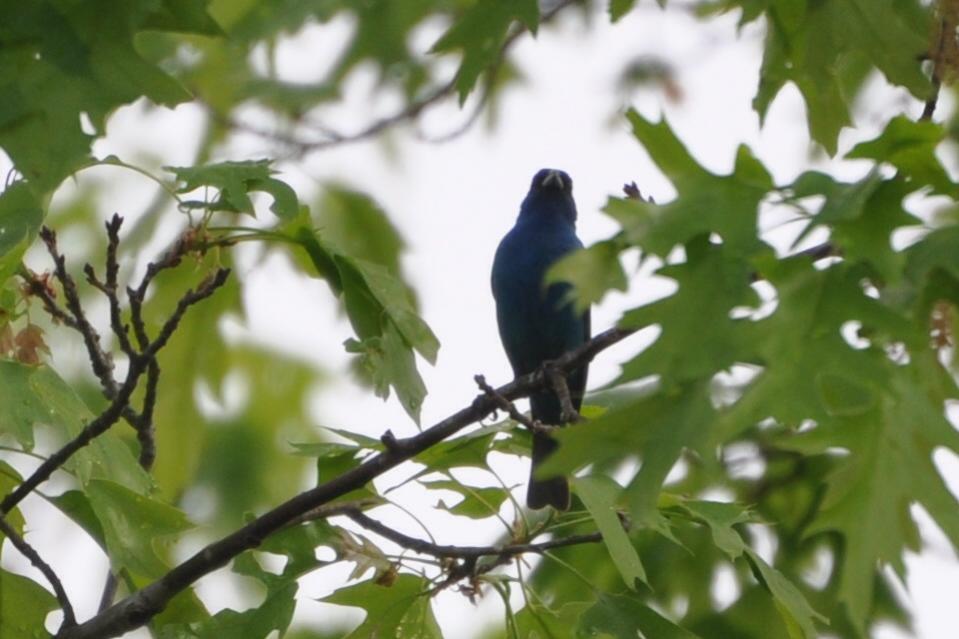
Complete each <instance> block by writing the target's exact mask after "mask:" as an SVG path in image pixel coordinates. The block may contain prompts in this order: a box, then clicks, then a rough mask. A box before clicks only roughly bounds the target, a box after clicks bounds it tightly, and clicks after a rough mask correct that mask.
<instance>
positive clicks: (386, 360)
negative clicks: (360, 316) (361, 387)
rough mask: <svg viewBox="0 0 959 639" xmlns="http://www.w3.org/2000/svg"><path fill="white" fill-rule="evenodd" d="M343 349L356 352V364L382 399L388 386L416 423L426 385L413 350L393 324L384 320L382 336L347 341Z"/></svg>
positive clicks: (387, 394) (387, 390)
mask: <svg viewBox="0 0 959 639" xmlns="http://www.w3.org/2000/svg"><path fill="white" fill-rule="evenodd" d="M346 350H347V351H348V352H350V353H355V354H357V355H360V365H361V366H362V367H363V370H364V372H366V374H367V375H369V377H370V379H371V380H372V383H373V388H374V390H375V392H376V394H377V395H378V396H379V397H382V398H384V399H386V398H387V397H389V389H390V387H392V388H393V390H395V391H396V397H397V399H399V400H400V404H401V405H402V406H403V409H404V410H406V413H407V414H408V415H409V416H410V417H411V418H412V419H413V421H415V422H416V423H419V421H420V408H421V407H422V405H423V398H424V397H426V385H425V384H423V378H421V377H420V374H419V371H417V370H416V361H415V358H414V357H413V352H412V351H410V350H409V348H407V346H406V344H405V343H404V342H403V339H402V338H401V337H400V334H399V332H398V331H397V330H396V328H395V327H394V325H393V324H392V323H387V324H386V325H385V326H384V327H383V333H382V337H369V338H367V339H364V340H363V341H362V342H357V341H356V340H348V341H347V343H346Z"/></svg>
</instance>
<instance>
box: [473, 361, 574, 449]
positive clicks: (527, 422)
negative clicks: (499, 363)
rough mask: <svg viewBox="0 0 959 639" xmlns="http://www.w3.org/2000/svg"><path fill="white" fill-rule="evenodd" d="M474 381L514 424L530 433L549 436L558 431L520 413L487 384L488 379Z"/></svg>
mask: <svg viewBox="0 0 959 639" xmlns="http://www.w3.org/2000/svg"><path fill="white" fill-rule="evenodd" d="M473 381H475V382H476V385H477V386H479V387H480V390H482V391H483V392H484V393H486V394H487V396H489V397H492V398H493V399H495V400H496V403H497V404H498V405H499V407H500V408H501V409H502V410H504V411H506V413H507V414H508V415H509V417H510V419H512V420H513V421H514V422H516V423H518V424H522V425H523V426H525V427H526V428H528V429H529V430H530V432H533V433H543V434H545V435H548V434H550V433H552V432H553V431H554V430H556V426H551V425H549V424H543V423H542V422H540V421H539V420H538V419H531V418H529V417H527V416H526V415H524V414H523V413H521V412H519V411H518V410H517V409H516V406H514V405H513V402H511V401H509V400H508V399H506V398H505V397H503V396H502V395H500V394H499V393H497V392H496V389H495V388H493V387H492V386H490V385H489V384H488V383H486V378H485V377H484V376H482V375H476V376H474V377H473Z"/></svg>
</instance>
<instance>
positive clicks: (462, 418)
mask: <svg viewBox="0 0 959 639" xmlns="http://www.w3.org/2000/svg"><path fill="white" fill-rule="evenodd" d="M634 332H636V329H624V328H613V329H610V330H607V331H605V332H603V333H600V334H599V335H597V336H596V337H594V338H593V339H591V340H590V341H588V342H586V343H585V344H583V345H582V346H580V347H579V348H577V349H575V350H573V351H571V352H569V353H567V354H565V355H563V356H562V357H560V358H558V359H556V360H554V361H553V365H554V366H555V367H556V368H557V369H558V370H560V371H564V372H565V371H570V370H575V369H577V368H580V367H582V366H583V365H585V364H586V363H588V362H589V361H590V360H592V359H593V357H595V356H596V354H597V353H599V352H601V351H602V350H604V349H606V348H609V347H610V346H612V345H613V344H616V343H617V342H619V341H621V340H623V339H625V338H626V337H628V336H629V335H632V334H633V333H634ZM158 339H159V338H158ZM547 383H548V380H547V378H546V374H545V372H544V371H543V370H542V369H540V370H537V371H536V372H533V373H530V374H529V375H524V376H522V377H519V378H517V379H515V380H513V381H512V382H510V383H509V384H506V385H505V386H501V387H499V388H498V389H496V393H497V394H498V395H500V396H502V397H504V398H506V399H507V400H508V401H511V400H514V399H518V398H520V397H526V396H528V395H529V394H530V392H532V391H533V390H535V389H538V388H543V387H545V386H546V384H547ZM497 408H500V404H499V402H498V400H497V399H496V397H495V396H492V395H489V394H486V393H483V394H482V395H479V396H478V397H476V398H475V399H474V400H473V402H472V403H471V404H470V405H469V406H467V407H466V408H463V409H461V410H460V411H458V412H456V413H454V414H453V415H450V416H449V417H447V418H446V419H444V420H442V421H440V422H439V423H437V424H435V425H433V426H431V427H430V428H427V429H426V430H424V431H422V432H421V433H419V434H417V435H414V436H412V437H408V438H404V439H395V438H394V441H393V445H391V446H390V447H388V448H387V449H386V450H385V451H383V452H381V453H379V454H376V455H373V456H372V457H370V458H368V459H367V460H366V461H364V462H363V463H361V464H360V465H359V466H357V467H356V468H353V469H351V470H349V471H347V472H345V473H343V474H342V475H339V476H337V477H334V478H333V479H331V480H330V481H328V482H325V483H323V484H320V485H319V486H316V487H314V488H311V489H310V490H307V491H305V492H302V493H300V494H298V495H296V496H295V497H293V498H291V499H289V500H287V501H285V502H283V503H282V504H280V505H278V506H276V507H275V508H273V509H272V510H270V511H269V512H267V513H265V514H263V515H261V516H260V517H257V518H256V519H254V520H253V521H251V522H250V523H248V524H247V525H245V526H243V527H242V528H240V529H238V530H236V531H234V532H232V533H230V534H229V535H227V536H225V537H223V538H222V539H220V540H218V541H215V542H213V543H211V544H209V545H207V546H206V547H204V548H203V549H201V550H200V551H199V552H197V553H196V554H194V555H193V556H191V557H190V558H188V559H187V560H185V561H184V562H182V563H181V564H179V565H178V566H176V567H175V568H173V569H172V570H170V571H169V572H168V573H167V574H166V575H164V576H163V577H161V578H160V579H158V580H156V581H154V582H153V583H151V584H149V585H147V586H146V587H144V588H143V589H141V590H139V591H138V592H135V593H133V594H131V595H129V596H128V597H126V598H125V599H123V600H121V601H119V602H117V603H116V604H114V605H113V606H111V607H110V608H108V609H107V610H105V611H104V612H102V613H100V614H98V615H96V616H94V617H93V618H92V619H90V620H88V621H86V622H85V623H83V624H81V625H79V626H76V627H75V628H72V629H68V630H65V631H63V632H61V633H60V634H58V635H57V636H58V638H59V639H92V638H94V637H95V638H97V639H100V638H103V637H115V636H118V635H120V634H122V633H124V632H126V631H128V630H132V629H134V628H137V627H139V626H140V625H142V624H144V623H146V622H147V621H148V620H149V619H151V618H152V617H153V616H154V615H156V614H157V613H159V612H160V611H161V610H163V609H164V608H165V607H166V605H167V604H168V603H169V601H170V599H172V598H173V597H174V596H175V595H177V594H178V593H179V592H181V591H183V590H185V589H186V588H188V587H189V586H190V585H191V584H192V583H194V582H195V581H196V580H198V579H199V578H200V577H202V576H204V575H206V574H208V573H210V572H213V571H214V570H216V569H217V568H219V567H221V566H224V565H226V564H227V563H228V562H229V561H230V560H231V559H233V558H234V557H236V556H237V555H239V554H240V553H242V552H244V551H246V550H249V549H251V548H256V547H257V546H259V545H260V544H261V543H262V542H263V540H264V539H265V538H266V537H268V536H269V535H271V534H273V533H275V532H276V531H278V530H280V529H282V528H285V527H286V526H288V525H289V524H290V523H291V522H293V521H296V520H297V519H298V518H301V517H302V516H303V515H304V513H308V512H310V511H312V510H314V509H316V508H319V507H320V506H323V505H324V504H328V503H329V502H331V501H333V500H334V499H336V498H338V497H341V496H342V495H345V494H347V493H349V492H351V491H353V490H356V489H358V488H362V487H363V486H365V485H366V484H367V483H368V482H370V481H371V480H373V479H374V478H375V477H378V476H379V475H382V474H383V473H385V472H386V471H388V470H390V469H391V468H394V467H396V466H398V465H399V464H401V463H402V462H404V461H406V460H408V459H411V458H412V457H414V456H415V455H417V454H419V453H421V452H423V451H424V450H426V449H428V448H430V447H431V446H434V445H436V444H438V443H439V442H441V441H443V440H444V439H446V438H448V437H450V436H452V435H454V434H455V433H457V432H459V431H460V430H462V429H464V428H466V427H467V426H469V425H470V424H474V423H476V422H479V421H481V420H482V419H484V418H485V417H486V416H487V415H489V414H490V413H492V412H494V411H495V410H496V409H497Z"/></svg>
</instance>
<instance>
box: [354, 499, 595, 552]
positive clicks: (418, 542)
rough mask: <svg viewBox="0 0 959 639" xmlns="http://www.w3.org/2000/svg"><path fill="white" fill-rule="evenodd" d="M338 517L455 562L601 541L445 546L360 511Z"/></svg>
mask: <svg viewBox="0 0 959 639" xmlns="http://www.w3.org/2000/svg"><path fill="white" fill-rule="evenodd" d="M342 514H344V515H346V516H347V517H349V518H350V519H352V520H353V521H355V522H356V523H358V524H359V525H361V526H363V527H364V528H366V529H367V530H370V531H372V532H375V533H376V534H378V535H380V536H381V537H384V538H386V539H389V540H390V541H392V542H393V543H395V544H397V545H399V546H402V547H403V548H407V549H409V550H413V551H416V552H418V553H420V554H423V555H433V556H434V557H449V558H455V559H467V558H479V557H489V556H495V557H513V556H515V555H522V554H525V553H528V552H532V553H544V552H546V551H547V550H553V549H554V548H564V547H566V546H575V545H578V544H593V543H596V542H598V541H602V539H603V536H602V535H601V534H600V533H598V532H596V533H589V534H586V535H570V536H569V537H560V538H558V539H551V540H549V541H541V542H539V543H522V544H507V545H505V546H447V545H443V544H434V543H432V542H429V541H426V540H425V539H417V538H416V537H410V536H409V535H406V534H403V533H401V532H399V531H397V530H393V529H392V528H390V527H389V526H387V525H385V524H383V523H381V522H379V521H376V520H375V519H373V518H372V517H369V516H367V515H366V514H365V513H363V512H362V511H360V510H356V509H353V510H348V511H346V512H344V513H342Z"/></svg>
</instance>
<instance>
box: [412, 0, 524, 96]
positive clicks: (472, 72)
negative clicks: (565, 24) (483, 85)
mask: <svg viewBox="0 0 959 639" xmlns="http://www.w3.org/2000/svg"><path fill="white" fill-rule="evenodd" d="M516 20H518V21H520V22H522V23H523V24H524V25H525V26H526V27H527V28H528V29H529V30H530V31H532V32H533V33H535V32H536V27H537V26H538V25H539V4H538V3H537V2H536V0H514V1H510V2H501V1H500V0H477V2H476V3H474V4H473V5H472V6H471V7H470V8H469V9H467V10H466V11H465V12H464V13H463V15H462V16H461V17H460V18H459V20H457V21H456V22H455V23H454V24H453V26H452V27H450V28H449V30H448V31H447V32H446V33H444V34H443V35H442V37H440V39H439V40H438V41H437V42H436V44H434V45H433V48H432V50H431V52H432V53H444V52H447V51H460V50H461V51H462V52H463V60H462V62H461V63H460V68H459V70H458V71H457V72H456V78H455V83H456V90H457V91H458V93H459V97H460V104H462V103H463V102H465V101H466V97H467V96H468V95H469V94H470V92H471V91H472V90H473V87H474V86H476V81H477V79H479V76H480V74H482V73H483V72H484V71H486V70H487V69H489V68H490V67H492V66H493V65H495V64H497V63H498V61H499V58H500V50H501V49H502V47H503V43H504V42H505V41H506V35H507V32H508V31H509V28H510V26H511V25H512V24H513V22H514V21H516Z"/></svg>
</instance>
